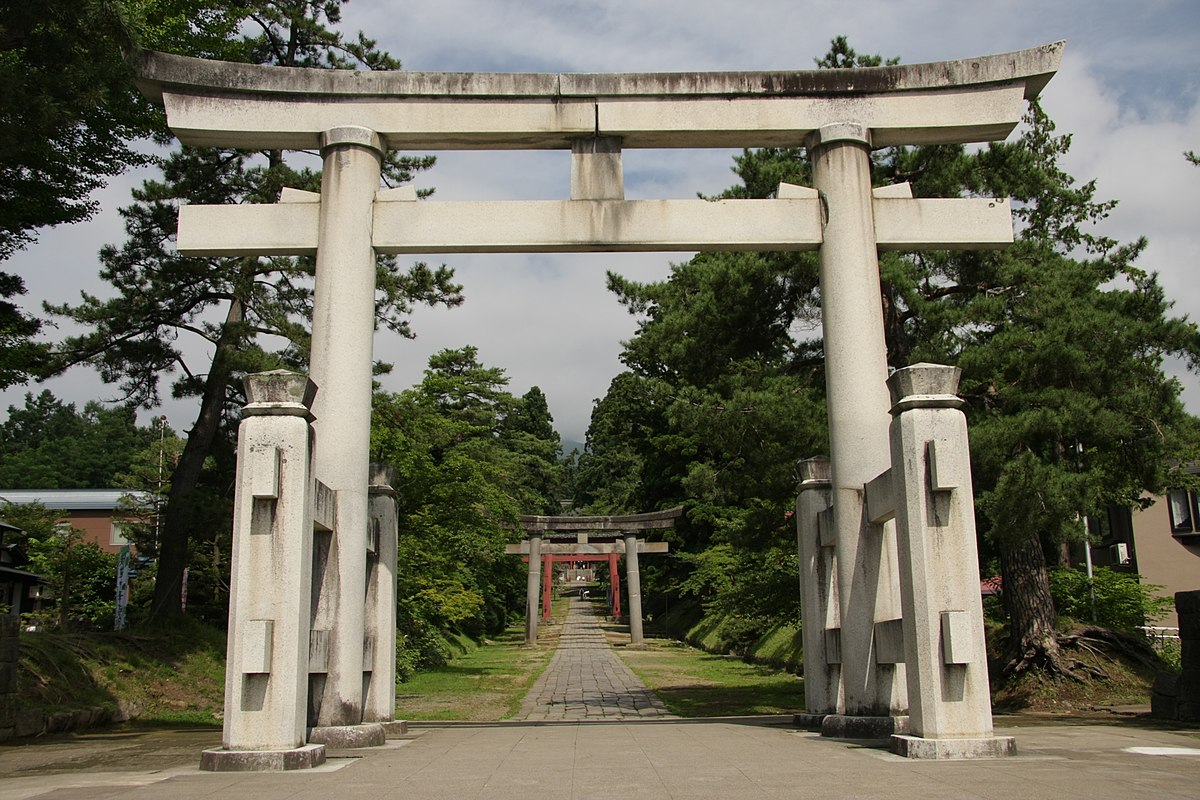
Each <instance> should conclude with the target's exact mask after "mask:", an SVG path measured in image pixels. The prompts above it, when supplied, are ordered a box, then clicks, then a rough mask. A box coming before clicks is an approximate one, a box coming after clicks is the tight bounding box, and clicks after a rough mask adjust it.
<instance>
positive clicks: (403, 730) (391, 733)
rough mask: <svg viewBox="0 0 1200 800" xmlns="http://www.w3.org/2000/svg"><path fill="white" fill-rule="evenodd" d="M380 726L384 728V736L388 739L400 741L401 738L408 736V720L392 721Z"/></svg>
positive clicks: (382, 723)
mask: <svg viewBox="0 0 1200 800" xmlns="http://www.w3.org/2000/svg"><path fill="white" fill-rule="evenodd" d="M379 724H380V725H382V726H383V735H384V736H385V737H386V738H388V739H399V738H400V737H401V736H406V735H407V734H408V721H407V720H403V719H392V720H388V721H387V722H381V723H379Z"/></svg>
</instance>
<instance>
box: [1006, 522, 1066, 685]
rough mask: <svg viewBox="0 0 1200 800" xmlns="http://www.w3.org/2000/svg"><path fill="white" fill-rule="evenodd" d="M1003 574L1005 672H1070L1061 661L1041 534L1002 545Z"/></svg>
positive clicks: (1026, 536) (1022, 536)
mask: <svg viewBox="0 0 1200 800" xmlns="http://www.w3.org/2000/svg"><path fill="white" fill-rule="evenodd" d="M1000 571H1001V575H1002V576H1003V578H1004V594H1003V597H1004V606H1005V609H1006V610H1007V611H1008V616H1009V620H1010V623H1009V624H1010V632H1009V633H1010V638H1009V648H1010V660H1009V662H1008V664H1007V665H1006V666H1005V668H1004V671H1005V672H1006V673H1008V674H1016V673H1020V672H1024V671H1026V670H1029V669H1037V668H1047V669H1049V670H1050V671H1052V672H1069V670H1068V669H1067V668H1066V667H1065V666H1064V665H1063V663H1062V659H1061V654H1060V650H1059V646H1058V639H1057V634H1056V631H1055V612H1054V599H1053V598H1052V597H1051V596H1050V575H1049V572H1048V571H1047V569H1046V554H1045V552H1044V551H1043V550H1042V543H1041V542H1040V541H1039V540H1038V537H1037V534H1035V533H1028V534H1024V535H1021V536H1020V537H1019V538H1015V539H1006V540H1004V541H1002V542H1001V543H1000Z"/></svg>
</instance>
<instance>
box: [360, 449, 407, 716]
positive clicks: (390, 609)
mask: <svg viewBox="0 0 1200 800" xmlns="http://www.w3.org/2000/svg"><path fill="white" fill-rule="evenodd" d="M395 482H396V469H395V467H392V466H391V465H388V464H372V465H371V483H370V486H369V488H368V490H367V496H368V498H369V503H370V507H369V513H370V520H371V535H370V541H369V543H370V544H371V545H373V548H372V549H373V552H372V553H371V555H370V558H369V559H368V572H367V603H366V617H365V620H364V631H365V638H366V640H367V641H368V642H372V643H373V644H372V647H371V648H370V652H371V656H372V657H371V659H370V660H369V661H368V662H366V663H364V664H363V670H364V672H363V684H364V686H365V689H364V690H363V698H364V699H363V720H364V721H366V722H379V723H382V724H383V725H384V730H385V732H387V733H389V734H393V735H399V734H403V733H405V732H406V731H407V726H406V725H405V724H404V723H403V722H399V723H397V722H396V560H397V552H396V547H397V540H398V534H399V521H398V519H397V517H396V490H395V489H393V488H392V486H393V484H394V483H395Z"/></svg>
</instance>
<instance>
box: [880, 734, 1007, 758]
mask: <svg viewBox="0 0 1200 800" xmlns="http://www.w3.org/2000/svg"><path fill="white" fill-rule="evenodd" d="M890 746H891V750H892V752H893V753H895V754H896V755H899V756H904V757H905V758H927V759H955V760H961V759H970V758H1006V757H1008V756H1015V755H1016V754H1017V740H1016V739H1014V738H1013V737H1011V736H989V737H984V738H981V739H922V738H921V737H919V736H905V735H897V736H893V737H892V738H891V742H890Z"/></svg>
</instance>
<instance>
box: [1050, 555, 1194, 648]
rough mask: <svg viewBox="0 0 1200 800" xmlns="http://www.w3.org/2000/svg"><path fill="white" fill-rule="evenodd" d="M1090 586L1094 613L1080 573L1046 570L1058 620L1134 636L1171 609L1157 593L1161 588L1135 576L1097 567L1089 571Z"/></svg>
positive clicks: (1076, 571)
mask: <svg viewBox="0 0 1200 800" xmlns="http://www.w3.org/2000/svg"><path fill="white" fill-rule="evenodd" d="M1092 586H1093V588H1094V589H1095V594H1096V602H1095V610H1094V612H1093V609H1092V601H1091V596H1090V593H1089V591H1088V578H1087V575H1086V574H1085V573H1084V572H1082V571H1080V570H1076V569H1054V570H1051V571H1050V593H1051V594H1052V595H1053V596H1054V606H1055V608H1056V609H1058V614H1059V616H1061V617H1067V618H1069V619H1073V620H1076V621H1078V622H1087V623H1090V622H1094V623H1095V624H1097V625H1100V626H1102V627H1105V628H1113V629H1116V630H1121V631H1128V632H1131V633H1136V632H1137V631H1138V628H1139V627H1141V626H1142V625H1145V624H1146V623H1147V622H1148V621H1153V620H1155V619H1157V618H1159V617H1161V616H1162V615H1164V614H1166V613H1168V612H1169V611H1170V610H1171V600H1170V599H1169V598H1165V597H1160V596H1158V594H1157V592H1158V591H1159V590H1161V589H1162V587H1161V586H1157V585H1155V584H1152V583H1142V582H1141V577H1140V576H1139V575H1131V574H1128V573H1124V572H1114V571H1113V570H1111V569H1108V568H1107V567H1097V568H1096V569H1095V570H1094V571H1093V579H1092Z"/></svg>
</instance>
